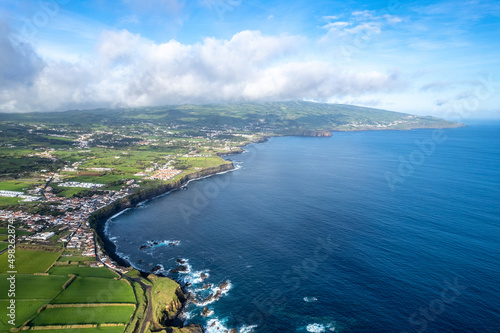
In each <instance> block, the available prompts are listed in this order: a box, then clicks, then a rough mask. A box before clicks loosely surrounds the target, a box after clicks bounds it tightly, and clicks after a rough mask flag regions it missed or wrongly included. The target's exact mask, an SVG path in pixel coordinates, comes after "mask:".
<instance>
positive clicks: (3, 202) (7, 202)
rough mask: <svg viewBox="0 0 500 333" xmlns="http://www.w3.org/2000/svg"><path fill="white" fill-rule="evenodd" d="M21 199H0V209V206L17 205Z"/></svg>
mask: <svg viewBox="0 0 500 333" xmlns="http://www.w3.org/2000/svg"><path fill="white" fill-rule="evenodd" d="M21 200H23V198H10V197H0V207H1V206H8V205H15V204H17V203H19V202H20V201H21ZM4 209H6V207H4Z"/></svg>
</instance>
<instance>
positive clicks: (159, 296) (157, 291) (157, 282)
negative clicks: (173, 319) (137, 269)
mask: <svg viewBox="0 0 500 333" xmlns="http://www.w3.org/2000/svg"><path fill="white" fill-rule="evenodd" d="M148 279H149V280H151V282H152V283H153V289H152V290H151V294H152V295H153V300H152V304H153V317H154V318H156V320H159V319H160V318H161V317H162V314H163V311H164V310H165V306H166V305H167V304H170V303H171V302H172V301H173V300H175V299H176V298H177V295H176V294H175V290H176V289H177V288H178V287H179V284H177V282H175V281H173V280H170V279H167V278H162V277H158V276H156V275H149V276H148Z"/></svg>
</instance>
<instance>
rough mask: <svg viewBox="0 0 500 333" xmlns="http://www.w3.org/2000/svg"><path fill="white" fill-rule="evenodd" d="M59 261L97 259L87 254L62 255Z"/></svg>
mask: <svg viewBox="0 0 500 333" xmlns="http://www.w3.org/2000/svg"><path fill="white" fill-rule="evenodd" d="M57 261H71V262H87V261H96V260H95V258H94V257H85V256H61V257H60V258H59V259H58V260H57Z"/></svg>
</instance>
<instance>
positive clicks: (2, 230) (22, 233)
mask: <svg viewBox="0 0 500 333" xmlns="http://www.w3.org/2000/svg"><path fill="white" fill-rule="evenodd" d="M0 234H1V235H7V234H8V229H7V228H0ZM31 234H32V232H29V231H26V230H19V229H16V235H17V236H25V235H31Z"/></svg>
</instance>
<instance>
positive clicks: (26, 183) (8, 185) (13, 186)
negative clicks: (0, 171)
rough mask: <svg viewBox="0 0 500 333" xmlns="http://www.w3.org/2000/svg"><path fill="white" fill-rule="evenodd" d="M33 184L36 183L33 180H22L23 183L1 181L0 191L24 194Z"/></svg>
mask: <svg viewBox="0 0 500 333" xmlns="http://www.w3.org/2000/svg"><path fill="white" fill-rule="evenodd" d="M35 183H36V182H35V181H33V180H23V181H18V180H10V181H3V182H0V190H4V191H20V192H25V191H26V190H27V189H28V188H29V187H30V186H31V185H33V184H35ZM40 184H41V183H40Z"/></svg>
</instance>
